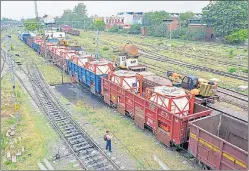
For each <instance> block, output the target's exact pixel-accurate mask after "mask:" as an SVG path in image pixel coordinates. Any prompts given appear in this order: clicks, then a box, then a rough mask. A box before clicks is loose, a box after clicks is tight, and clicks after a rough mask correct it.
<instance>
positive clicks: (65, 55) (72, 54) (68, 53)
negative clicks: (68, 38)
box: [60, 49, 78, 71]
mask: <svg viewBox="0 0 249 171" xmlns="http://www.w3.org/2000/svg"><path fill="white" fill-rule="evenodd" d="M60 54H61V57H62V61H61V62H62V63H61V65H62V66H63V70H64V71H67V68H68V67H67V61H66V60H67V59H70V60H72V59H74V58H76V57H77V56H78V55H77V53H76V51H75V50H71V49H66V50H64V51H61V52H60Z"/></svg>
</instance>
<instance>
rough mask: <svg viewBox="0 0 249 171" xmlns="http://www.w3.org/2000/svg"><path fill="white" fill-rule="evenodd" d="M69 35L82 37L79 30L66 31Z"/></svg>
mask: <svg viewBox="0 0 249 171" xmlns="http://www.w3.org/2000/svg"><path fill="white" fill-rule="evenodd" d="M65 32H66V33H68V34H71V35H74V36H79V35H80V31H79V30H74V29H69V30H66V31H65Z"/></svg>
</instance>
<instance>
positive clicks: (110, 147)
mask: <svg viewBox="0 0 249 171" xmlns="http://www.w3.org/2000/svg"><path fill="white" fill-rule="evenodd" d="M108 148H109V151H110V152H111V151H112V142H111V140H107V141H106V147H105V149H106V150H108Z"/></svg>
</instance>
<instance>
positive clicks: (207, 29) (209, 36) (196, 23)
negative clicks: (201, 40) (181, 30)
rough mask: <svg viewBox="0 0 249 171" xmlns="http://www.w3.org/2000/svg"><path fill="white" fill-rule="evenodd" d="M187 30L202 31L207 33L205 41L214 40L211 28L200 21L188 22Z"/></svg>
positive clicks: (192, 20)
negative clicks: (195, 29) (196, 29)
mask: <svg viewBox="0 0 249 171" xmlns="http://www.w3.org/2000/svg"><path fill="white" fill-rule="evenodd" d="M188 28H190V29H193V28H199V29H202V30H203V32H206V33H207V36H206V40H209V41H210V40H213V39H214V33H213V28H212V27H209V26H207V25H206V24H203V23H201V20H200V19H191V20H188Z"/></svg>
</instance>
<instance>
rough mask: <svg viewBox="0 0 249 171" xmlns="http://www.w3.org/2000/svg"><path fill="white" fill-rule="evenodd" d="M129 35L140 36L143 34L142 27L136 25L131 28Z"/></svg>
mask: <svg viewBox="0 0 249 171" xmlns="http://www.w3.org/2000/svg"><path fill="white" fill-rule="evenodd" d="M128 33H129V34H140V33H141V25H140V24H134V25H132V26H131V28H130V30H129V31H128Z"/></svg>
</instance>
